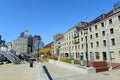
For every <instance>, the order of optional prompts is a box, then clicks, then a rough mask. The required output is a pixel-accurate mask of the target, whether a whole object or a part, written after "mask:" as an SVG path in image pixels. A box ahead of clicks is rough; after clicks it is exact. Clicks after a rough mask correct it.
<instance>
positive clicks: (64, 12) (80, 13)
mask: <svg viewBox="0 0 120 80" xmlns="http://www.w3.org/2000/svg"><path fill="white" fill-rule="evenodd" d="M118 1H119V0H0V35H2V39H3V40H6V41H7V42H10V41H13V40H15V39H16V38H17V37H18V36H19V35H20V33H21V32H23V31H24V29H25V28H26V27H28V31H29V34H31V35H40V36H41V37H42V40H43V42H44V43H45V44H47V43H49V42H51V41H53V36H54V35H55V34H57V33H64V32H66V31H67V30H68V29H70V28H71V27H73V26H74V25H75V24H77V23H79V22H80V21H86V20H85V16H87V17H88V20H87V22H89V21H91V20H93V19H95V18H96V17H97V16H99V15H101V14H103V13H108V12H109V11H110V10H112V8H113V4H114V3H116V2H118Z"/></svg>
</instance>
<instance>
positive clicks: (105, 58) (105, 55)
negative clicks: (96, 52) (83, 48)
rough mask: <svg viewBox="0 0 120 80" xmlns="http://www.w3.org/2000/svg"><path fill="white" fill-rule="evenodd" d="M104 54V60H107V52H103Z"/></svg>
mask: <svg viewBox="0 0 120 80" xmlns="http://www.w3.org/2000/svg"><path fill="white" fill-rule="evenodd" d="M102 55H103V60H107V54H106V52H103V53H102Z"/></svg>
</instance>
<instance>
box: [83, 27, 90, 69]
mask: <svg viewBox="0 0 120 80" xmlns="http://www.w3.org/2000/svg"><path fill="white" fill-rule="evenodd" d="M84 35H85V41H86V59H87V67H89V63H88V43H87V35H88V29H87V28H85V29H84Z"/></svg>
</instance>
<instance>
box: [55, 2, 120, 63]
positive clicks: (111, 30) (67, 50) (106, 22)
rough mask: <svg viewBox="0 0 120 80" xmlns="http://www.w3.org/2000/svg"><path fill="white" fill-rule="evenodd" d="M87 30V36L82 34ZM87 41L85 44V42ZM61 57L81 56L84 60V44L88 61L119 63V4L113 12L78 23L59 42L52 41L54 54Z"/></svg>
mask: <svg viewBox="0 0 120 80" xmlns="http://www.w3.org/2000/svg"><path fill="white" fill-rule="evenodd" d="M84 29H87V31H88V34H87V35H85V34H84ZM86 39H87V42H86ZM58 43H60V44H59V46H60V47H59V53H60V56H61V57H65V56H66V57H70V56H71V54H73V55H74V58H78V59H79V58H80V55H81V54H83V56H84V60H86V43H87V48H88V60H89V61H104V60H105V61H107V62H109V60H111V61H112V62H115V63H120V3H117V4H115V5H114V8H113V10H111V11H110V12H108V13H107V14H102V15H100V16H98V17H97V18H96V19H94V20H93V21H91V22H89V23H86V22H80V23H78V24H77V25H75V26H73V27H72V28H71V29H69V30H68V31H66V32H65V33H64V34H63V37H62V39H60V40H59V41H55V40H54V52H56V54H57V51H55V50H57V48H58Z"/></svg>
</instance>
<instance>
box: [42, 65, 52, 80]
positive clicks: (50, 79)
mask: <svg viewBox="0 0 120 80" xmlns="http://www.w3.org/2000/svg"><path fill="white" fill-rule="evenodd" d="M43 69H44V71H45V73H46V74H47V76H48V78H49V80H53V79H52V77H51V75H50V73H49V71H48V70H47V68H46V66H43Z"/></svg>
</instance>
